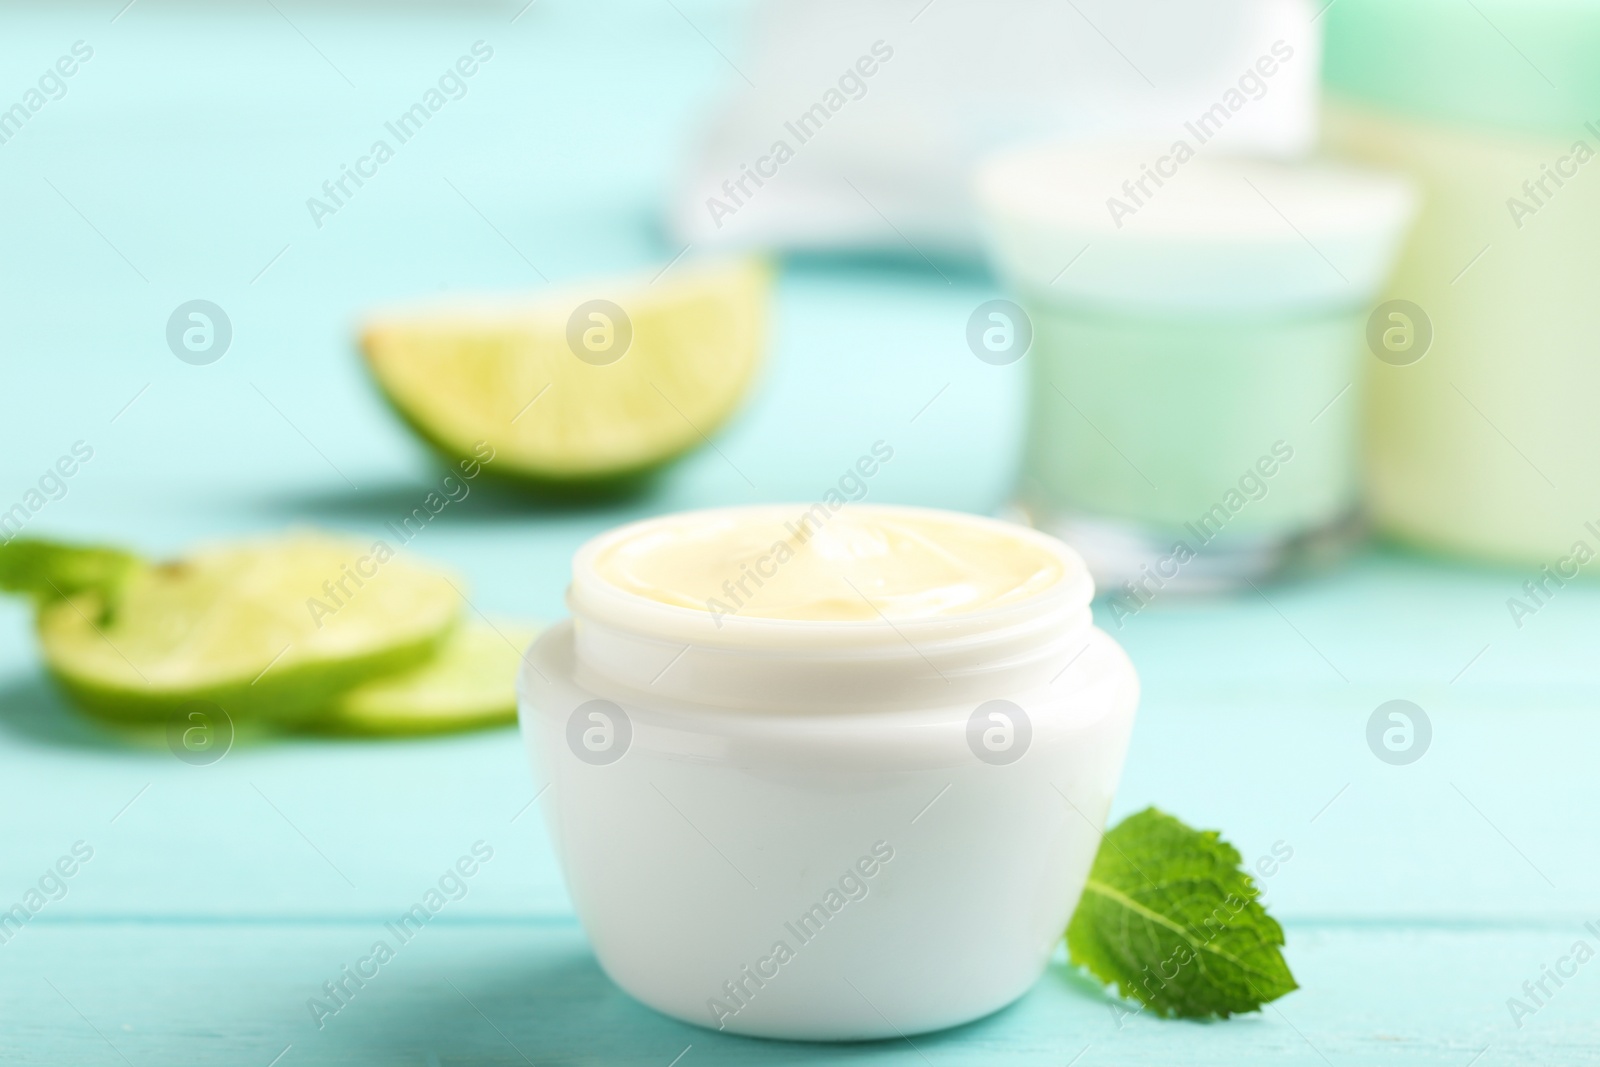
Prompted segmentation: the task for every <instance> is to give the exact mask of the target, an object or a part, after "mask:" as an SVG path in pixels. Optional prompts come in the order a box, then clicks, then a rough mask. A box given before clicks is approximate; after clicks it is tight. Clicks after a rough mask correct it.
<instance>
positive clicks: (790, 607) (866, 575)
mask: <svg viewBox="0 0 1600 1067" xmlns="http://www.w3.org/2000/svg"><path fill="white" fill-rule="evenodd" d="M593 566H594V570H595V572H596V574H598V576H599V577H600V578H602V579H603V580H604V581H606V582H608V583H609V584H611V585H612V586H615V587H616V588H618V589H621V590H622V591H624V592H627V593H631V594H634V595H636V596H640V597H645V598H647V599H649V600H654V601H657V602H659V603H662V604H671V605H675V606H678V607H685V608H695V609H697V610H700V611H706V612H710V613H712V614H715V615H718V616H720V615H724V614H728V615H740V616H744V617H753V618H764V619H796V620H803V619H810V620H820V621H832V622H854V621H868V620H875V619H885V618H886V619H889V620H902V619H924V618H933V617H938V616H950V615H961V614H966V613H969V612H975V611H982V610H984V609H987V608H994V607H1000V606H1004V605H1007V604H1013V603H1016V602H1018V601H1021V600H1024V599H1027V598H1028V597H1031V596H1033V595H1035V594H1037V593H1039V592H1041V591H1043V590H1045V589H1048V588H1049V587H1051V586H1052V585H1055V584H1056V583H1058V582H1059V581H1061V579H1062V577H1063V575H1064V573H1065V568H1064V565H1063V562H1062V560H1061V558H1060V557H1059V556H1058V555H1057V554H1056V553H1054V552H1052V551H1050V550H1049V549H1048V548H1047V547H1045V546H1044V545H1041V544H1038V543H1037V542H1035V541H1032V540H1030V539H1028V538H1027V537H1026V536H1025V535H1023V534H1022V532H1021V531H1020V530H1019V531H1018V534H1016V535H1013V534H1011V533H1010V532H1008V531H1007V530H1006V529H1005V528H1004V527H1003V526H1000V525H996V524H991V523H987V522H981V521H977V520H968V519H965V518H963V517H962V516H959V515H955V514H947V513H939V512H917V511H908V510H899V509H888V508H871V507H854V506H848V505H847V506H846V507H844V508H843V509H842V510H840V511H838V512H834V513H830V512H829V511H828V509H827V508H826V507H825V506H822V505H818V506H817V507H816V508H814V509H812V511H811V512H810V513H807V512H806V511H805V510H803V509H800V508H798V507H795V508H760V509H743V510H734V511H721V512H702V513H689V514H686V515H679V516H673V517H671V518H668V519H665V520H659V521H657V522H652V523H649V524H646V525H644V526H641V527H640V528H639V529H638V530H636V531H635V532H634V533H633V534H632V535H630V536H627V537H624V538H622V539H621V540H619V541H617V542H615V543H613V544H610V545H607V546H606V547H605V548H604V549H602V550H601V551H600V552H599V553H598V554H597V555H596V557H595V559H594V563H593Z"/></svg>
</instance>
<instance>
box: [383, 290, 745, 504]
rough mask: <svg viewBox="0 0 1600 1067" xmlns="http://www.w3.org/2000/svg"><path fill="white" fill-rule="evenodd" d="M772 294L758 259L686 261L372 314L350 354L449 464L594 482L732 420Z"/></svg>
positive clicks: (638, 469)
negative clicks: (591, 280)
mask: <svg viewBox="0 0 1600 1067" xmlns="http://www.w3.org/2000/svg"><path fill="white" fill-rule="evenodd" d="M769 288H770V277H769V272H768V270H767V268H766V266H765V265H764V264H762V263H760V262H758V261H753V260H751V261H740V262H736V263H731V264H729V263H721V264H713V265H702V266H687V265H683V266H679V267H676V268H673V269H672V270H670V271H668V272H667V273H666V274H665V275H664V276H663V277H661V278H660V279H659V280H657V281H655V282H654V283H648V282H643V281H641V282H637V283H596V284H594V285H592V286H589V287H587V288H585V289H582V290H572V291H569V292H566V293H564V294H563V295H560V296H548V297H540V298H538V299H535V300H533V301H530V302H526V303H522V304H509V303H508V304H499V305H488V304H484V305H479V306H475V307H458V308H454V309H450V310H439V311H433V312H414V313H409V314H405V315H401V316H394V317H385V318H379V319H375V320H373V321H371V322H369V323H368V324H367V325H366V327H365V329H364V330H363V332H362V335H361V346H362V349H363V351H364V352H365V355H366V359H367V365H368V366H369V368H370V369H371V371H372V374H373V376H374V377H375V378H376V379H377V382H378V385H379V386H380V387H381V388H382V390H383V392H384V393H385V395H386V396H387V397H388V398H389V400H390V401H391V403H393V405H394V407H395V408H396V410H398V411H399V413H400V415H401V416H402V417H403V418H404V419H405V420H406V421H407V422H408V423H410V425H411V426H412V427H413V428H414V429H415V430H416V431H417V432H418V433H420V434H421V435H422V436H423V437H424V438H425V439H426V440H428V441H429V442H430V443H431V444H433V445H434V447H436V448H437V449H439V450H440V451H441V452H443V453H444V454H445V455H446V456H448V457H450V458H451V459H454V460H466V461H468V462H472V461H474V460H477V461H482V460H485V458H486V457H489V456H492V457H493V458H492V459H490V460H488V462H486V463H485V469H487V470H489V471H490V472H491V473H495V474H500V475H506V476H510V477H513V478H518V479H521V480H524V481H530V482H534V483H543V484H552V483H555V484H563V483H564V484H568V485H572V484H581V483H603V482H606V481H614V480H619V479H623V478H626V477H627V476H630V475H634V474H639V473H642V472H644V471H647V470H649V469H651V468H654V467H657V466H659V465H661V464H663V463H665V462H666V461H667V460H669V459H672V458H673V457H675V456H677V455H679V454H681V453H683V452H685V451H687V450H688V449H690V448H693V447H695V446H697V445H699V444H701V443H703V442H704V441H705V440H706V439H707V438H708V436H709V435H710V434H711V433H712V432H713V431H715V430H716V428H717V427H718V426H720V425H721V424H722V423H723V421H724V420H726V419H727V418H728V416H729V415H730V414H732V412H733V410H734V408H735V407H736V406H737V405H738V402H739V400H740V398H741V397H743V395H744V393H745V391H746V389H747V388H748V386H749V383H750V379H751V377H752V375H753V374H754V372H755V369H756V366H757V364H758V363H759V361H760V356H761V351H762V347H763V343H764V336H765V328H766V304H767V294H768V289H769Z"/></svg>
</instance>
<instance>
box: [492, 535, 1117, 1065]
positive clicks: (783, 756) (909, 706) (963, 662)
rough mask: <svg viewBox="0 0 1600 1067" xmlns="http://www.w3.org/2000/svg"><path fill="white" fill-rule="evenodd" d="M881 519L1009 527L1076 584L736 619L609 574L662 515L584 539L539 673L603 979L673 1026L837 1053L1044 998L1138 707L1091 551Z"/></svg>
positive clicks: (555, 821) (537, 725)
mask: <svg viewBox="0 0 1600 1067" xmlns="http://www.w3.org/2000/svg"><path fill="white" fill-rule="evenodd" d="M846 507H854V506H853V505H846ZM872 510H874V511H877V512H879V513H881V514H885V515H895V514H913V515H922V516H935V517H937V518H938V519H940V520H941V521H948V522H950V523H955V524H971V525H972V527H975V528H979V529H982V528H985V527H987V528H991V529H993V530H994V531H995V532H996V533H1003V534H1004V536H1006V537H1008V538H1011V539H1014V540H1016V541H1021V542H1024V543H1030V544H1032V545H1034V546H1038V547H1040V548H1043V549H1045V550H1047V551H1048V552H1049V553H1050V554H1052V555H1053V556H1054V557H1055V558H1056V559H1057V560H1059V562H1060V563H1061V565H1062V566H1061V573H1062V576H1061V578H1060V579H1059V580H1058V581H1056V582H1054V583H1053V584H1051V585H1049V586H1048V587H1046V588H1044V589H1042V590H1039V591H1037V592H1035V593H1034V594H1032V595H1031V596H1028V597H1026V598H1025V599H1022V600H1020V601H1017V602H1014V603H1009V604H1007V605H1005V606H1002V607H995V608H990V609H986V610H980V611H974V612H970V613H966V614H951V615H942V616H936V617H926V618H908V619H900V620H895V621H890V620H889V619H886V618H883V617H881V616H880V617H878V618H875V619H870V620H865V621H848V622H845V621H837V622H836V621H817V620H790V619H773V618H753V617H746V616H740V615H733V616H725V617H721V618H720V619H719V618H716V617H714V616H713V615H712V614H711V613H709V612H707V611H700V610H698V609H694V608H688V607H679V606H674V605H669V604H666V603H661V602H657V601H655V600H652V599H649V598H647V597H644V596H641V595H638V594H636V593H632V592H627V591H624V590H623V589H621V588H619V587H618V586H617V585H613V584H612V583H611V582H609V581H608V580H606V579H605V578H604V577H603V576H602V575H601V573H600V572H599V571H598V570H597V568H596V566H595V561H596V558H597V556H599V555H600V554H601V553H603V552H604V551H605V550H606V549H607V548H608V547H610V546H612V545H614V544H616V543H618V542H619V541H620V540H622V539H625V538H631V537H637V536H639V535H640V534H641V533H648V532H651V530H652V527H658V526H660V524H663V523H665V522H667V521H669V520H671V521H675V522H678V523H681V522H682V521H683V520H684V519H685V516H682V515H679V516H667V517H664V518H661V519H654V520H648V521H647V522H644V523H635V524H632V525H630V526H624V527H621V528H619V529H616V530H613V531H611V532H609V533H606V534H603V535H601V536H599V537H597V538H595V539H594V540H592V541H590V542H589V543H588V544H586V545H585V546H583V548H581V549H580V550H579V551H578V553H577V555H576V557H575V559H574V563H573V582H572V587H571V589H570V591H569V593H568V598H567V599H568V604H569V606H570V607H571V609H572V613H573V618H572V620H571V621H568V622H563V623H561V624H559V625H557V626H554V627H551V628H550V629H549V630H547V631H546V632H545V633H544V634H543V635H542V636H541V637H540V638H539V639H538V640H537V641H536V642H535V643H534V644H533V646H532V647H531V648H530V649H529V651H528V654H527V656H526V658H525V663H524V667H523V671H522V675H521V678H520V684H519V703H520V713H521V722H522V732H523V738H524V741H525V742H526V744H527V746H528V751H529V755H530V758H531V759H532V762H533V767H534V775H535V778H536V780H537V783H536V784H537V785H538V786H540V787H541V789H542V799H541V804H542V806H543V808H544V812H545V816H546V819H547V821H548V824H549V827H550V831H551V834H552V837H553V839H554V841H555V844H556V848H557V851H558V853H559V856H560V859H561V863H562V866H563V869H564V872H565V875H566V881H567V886H568V889H569V891H570V893H571V896H572V901H573V905H574V908H575V909H576V912H577V915H578V918H579V920H580V921H581V922H582V924H583V926H584V929H585V930H586V932H587V933H588V936H589V940H590V942H591V944H592V945H593V948H594V951H595V954H596V956H597V957H598V959H599V962H600V965H601V966H602V967H603V968H604V969H605V971H606V973H607V974H608V975H609V976H610V977H611V978H612V979H613V980H614V981H615V982H616V983H617V984H618V985H619V986H621V987H622V988H623V989H624V990H626V991H627V992H628V993H630V994H631V995H633V996H634V997H635V998H637V999H638V1000H640V1001H643V1002H644V1003H645V1004H647V1005H649V1006H650V1007H652V1008H655V1009H656V1010H658V1011H661V1012H664V1013H665V1014H667V1015H671V1016H674V1017H676V1018H679V1019H682V1020H684V1021H686V1022H691V1023H695V1024H697V1025H702V1026H708V1027H712V1028H715V1029H723V1030H727V1031H729V1032H732V1033H740V1034H749V1035H755V1036H762V1037H773V1038H789V1039H802V1040H818V1041H844V1040H861V1039H871V1038H885V1037H896V1036H903V1035H907V1034H916V1033H919V1032H925V1031H929V1030H937V1029H942V1028H944V1027H949V1026H955V1025H958V1024H960V1023H964V1022H968V1021H970V1020H973V1019H976V1018H979V1017H981V1016H984V1015H987V1014H989V1013H990V1012H993V1011H996V1010H998V1009H1000V1008H1002V1007H1004V1006H1005V1005H1007V1004H1009V1003H1011V1002H1012V1001H1013V1000H1015V999H1017V998H1018V997H1020V996H1021V995H1022V994H1023V993H1025V992H1026V991H1027V990H1028V988H1029V987H1030V986H1031V985H1032V984H1033V982H1034V981H1035V980H1036V979H1037V978H1038V977H1039V975H1040V974H1041V973H1042V972H1043V970H1044V968H1045V967H1046V966H1047V964H1048V962H1049V960H1050V957H1051V955H1052V953H1053V951H1054V949H1055V947H1056V945H1057V944H1058V943H1059V942H1060V940H1061V937H1062V933H1063V931H1064V930H1065V928H1066V924H1067V921H1068V919H1069V917H1070V916H1071V913H1072V909H1073V908H1074V906H1075V905H1076V903H1077V900H1078V895H1079V893H1080V892H1081V891H1082V888H1083V883H1084V880H1085V878H1086V877H1087V875H1088V871H1089V866H1090V864H1091V863H1092V861H1093V859H1094V855H1095V851H1096V849H1097V848H1098V845H1099V841H1100V838H1101V835H1102V832H1103V830H1104V825H1105V819H1106V813H1107V810H1108V808H1109V807H1110V804H1111V800H1112V795H1113V793H1114V791H1115V789H1116V785H1117V780H1118V778H1119V776H1120V774H1121V769H1122V763H1123V757H1124V755H1125V753H1126V750H1127V744H1128V736H1129V732H1130V731H1131V729H1132V726H1133V716H1134V710H1135V706H1136V704H1137V701H1138V681H1137V678H1136V676H1135V674H1134V670H1133V666H1132V664H1131V663H1130V662H1129V661H1128V659H1127V657H1126V655H1125V654H1124V653H1123V652H1122V650H1121V649H1120V648H1119V647H1118V646H1117V644H1116V643H1115V642H1114V641H1113V640H1112V639H1111V638H1110V637H1109V636H1108V635H1106V634H1105V633H1104V632H1102V631H1100V630H1098V629H1096V628H1095V627H1094V626H1093V624H1092V621H1091V618H1090V612H1089V601H1090V598H1091V595H1092V593H1093V586H1092V583H1091V581H1090V579H1089V576H1088V572H1087V570H1086V568H1085V566H1084V564H1083V561H1082V560H1081V559H1080V558H1079V557H1078V556H1077V555H1076V554H1075V553H1074V552H1073V551H1072V550H1071V549H1069V548H1068V547H1066V546H1065V545H1064V544H1062V543H1061V542H1059V541H1057V540H1055V539H1054V538H1052V537H1049V536H1047V535H1045V534H1042V533H1038V532H1036V531H1033V530H1028V529H1024V528H1021V527H1018V526H1014V525H1012V524H1010V523H1003V522H999V521H997V520H993V519H987V518H980V517H977V516H970V515H957V514H953V513H944V512H929V511H926V510H924V509H912V508H888V507H882V508H877V507H875V508H873V509H872ZM805 511H806V508H805V507H804V506H794V507H787V508H785V507H778V508H771V507H765V508H735V509H718V510H716V511H710V512H703V513H699V514H701V515H704V516H706V517H707V518H708V519H709V518H716V519H726V518H727V517H728V516H730V515H733V516H751V517H765V518H767V519H769V520H770V518H771V516H772V514H773V513H774V512H776V513H781V514H783V515H784V516H785V517H790V516H794V515H798V514H803V513H805ZM689 517H690V518H692V517H693V516H692V515H691V516H689ZM662 528H664V527H662ZM730 569H733V570H734V571H735V572H737V565H736V564H735V563H730ZM545 787H547V788H545Z"/></svg>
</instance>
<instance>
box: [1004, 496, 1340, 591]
mask: <svg viewBox="0 0 1600 1067" xmlns="http://www.w3.org/2000/svg"><path fill="white" fill-rule="evenodd" d="M1009 512H1010V514H1009V515H1008V517H1011V518H1014V519H1016V520H1017V521H1020V522H1025V523H1027V524H1028V525H1030V526H1032V527H1034V528H1035V529H1038V530H1042V531H1044V532H1045V533H1048V534H1051V535H1053V536H1055V537H1058V538H1060V539H1061V540H1063V541H1065V542H1066V543H1067V544H1069V545H1071V546H1072V547H1073V548H1075V549H1077V551H1078V554H1079V555H1081V556H1082V557H1083V558H1084V561H1085V562H1086V563H1087V564H1088V565H1089V573H1090V575H1091V576H1092V577H1093V578H1094V584H1095V589H1096V590H1097V591H1098V593H1099V594H1100V595H1102V596H1104V595H1110V594H1115V593H1117V592H1118V591H1119V590H1121V589H1122V587H1123V586H1124V585H1126V584H1127V583H1129V582H1132V583H1135V584H1139V583H1141V582H1142V583H1144V585H1145V586H1146V587H1148V586H1149V585H1150V584H1151V583H1152V582H1153V583H1154V584H1155V586H1156V588H1158V589H1159V590H1160V591H1161V592H1176V593H1185V594H1206V593H1220V592H1227V591H1229V590H1233V589H1238V588H1240V587H1242V586H1245V585H1248V584H1250V583H1253V582H1263V581H1276V580H1278V579H1281V578H1284V577H1289V576H1292V575H1296V574H1303V573H1308V572H1316V571H1320V570H1323V569H1325V568H1327V567H1329V566H1332V565H1333V564H1335V563H1337V562H1339V561H1340V560H1342V559H1344V558H1345V557H1347V556H1349V555H1350V554H1351V552H1352V551H1353V550H1354V549H1355V547H1356V545H1358V544H1359V543H1360V542H1361V541H1362V540H1363V539H1364V538H1365V536H1366V532H1367V524H1366V520H1365V517H1364V516H1363V515H1362V514H1361V513H1360V511H1359V510H1358V509H1354V508H1352V509H1350V510H1349V511H1346V512H1344V513H1343V514H1341V515H1340V516H1338V517H1337V518H1335V519H1333V520H1331V521H1329V522H1326V523H1323V524H1322V525H1320V526H1316V527H1312V528H1309V529H1303V530H1297V531H1295V532H1293V533H1283V532H1273V533H1262V534H1245V535H1237V534H1232V533H1227V534H1224V535H1220V536H1218V537H1216V538H1214V539H1213V540H1211V541H1209V542H1200V541H1198V540H1197V538H1196V537H1195V535H1194V533H1193V531H1189V530H1173V529H1169V528H1166V527H1161V526H1156V525H1153V524H1149V523H1141V522H1138V521H1136V520H1132V519H1118V518H1108V517H1106V516H1103V515H1089V514H1085V513H1083V512H1075V511H1071V510H1069V509H1057V508H1050V507H1046V506H1040V505H1038V504H1035V503H1032V502H1029V501H1026V500H1022V501H1017V502H1016V503H1014V504H1013V505H1012V506H1011V508H1010V509H1009ZM1180 545H1181V546H1183V547H1184V548H1186V549H1187V550H1188V551H1187V552H1184V551H1182V550H1181V549H1180V547H1179V546H1180ZM1185 557H1186V558H1185ZM1174 568H1176V573H1174V574H1170V575H1169V573H1168V572H1170V571H1172V570H1173V569H1174Z"/></svg>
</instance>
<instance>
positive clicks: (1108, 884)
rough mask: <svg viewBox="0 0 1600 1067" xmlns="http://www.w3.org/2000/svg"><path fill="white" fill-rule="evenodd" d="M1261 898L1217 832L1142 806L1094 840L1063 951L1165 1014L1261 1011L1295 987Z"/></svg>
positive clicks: (1276, 928)
mask: <svg viewBox="0 0 1600 1067" xmlns="http://www.w3.org/2000/svg"><path fill="white" fill-rule="evenodd" d="M1259 895H1260V894H1259V890H1257V889H1256V886H1255V883H1254V882H1253V881H1251V879H1250V876H1249V875H1248V874H1246V873H1244V871H1242V870H1240V868H1239V852H1238V850H1237V849H1235V848H1234V847H1233V846H1232V845H1230V844H1228V843H1227V842H1226V841H1223V840H1222V839H1221V837H1219V836H1218V834H1217V832H1216V831H1214V830H1195V829H1191V828H1190V827H1188V826H1185V825H1184V824H1183V823H1181V822H1179V821H1178V820H1177V819H1175V818H1173V817H1172V816H1171V815H1168V814H1166V813H1165V812H1162V811H1158V810H1156V809H1155V808H1146V809H1145V810H1144V811H1141V812H1139V813H1138V814H1137V815H1130V816H1129V817H1128V818H1126V819H1124V820H1123V821H1122V823H1121V824H1119V825H1118V826H1117V827H1116V829H1114V830H1112V831H1110V832H1109V833H1107V834H1106V835H1105V838H1104V839H1103V840H1102V841H1101V842H1100V851H1099V852H1098V853H1097V854H1096V856H1095V859H1094V866H1093V868H1092V869H1091V870H1090V872H1089V881H1088V883H1087V884H1086V885H1085V886H1084V890H1083V898H1082V899H1081V900H1080V901H1079V902H1078V909H1077V911H1075V912H1073V915H1072V922H1071V923H1070V924H1069V925H1068V926H1067V950H1068V954H1069V955H1070V957H1071V959H1072V962H1073V963H1074V964H1077V965H1078V966H1081V967H1086V968H1088V970H1089V973H1091V974H1093V975H1094V976H1095V977H1096V978H1098V979H1100V980H1101V981H1102V982H1105V983H1106V984H1107V985H1115V986H1116V987H1117V989H1118V991H1119V992H1120V993H1121V995H1122V996H1124V997H1131V998H1132V999H1134V1000H1137V1001H1139V1002H1140V1003H1141V1004H1143V1005H1144V1006H1145V1007H1148V1008H1149V1009H1151V1010H1152V1011H1154V1012H1156V1013H1157V1014H1158V1015H1162V1016H1166V1017H1168V1018H1172V1017H1179V1018H1185V1019H1197V1018H1209V1017H1212V1016H1221V1017H1223V1018H1227V1017H1228V1016H1229V1015H1232V1014H1233V1013H1235V1012H1243V1011H1259V1010H1260V1009H1261V1005H1263V1004H1265V1003H1267V1002H1268V1001H1271V1000H1276V999H1277V998H1279V997H1281V996H1283V995H1284V994H1285V993H1288V992H1289V991H1291V990H1293V989H1297V988H1298V986H1297V985H1296V984H1295V980H1294V976H1293V975H1291V974H1290V973H1289V965H1288V964H1287V963H1285V962H1284V960H1283V954H1282V952H1281V951H1280V950H1281V949H1282V947H1283V928H1282V927H1281V926H1279V925H1278V924H1277V923H1276V922H1275V921H1274V920H1273V919H1272V917H1271V916H1269V915H1268V914H1267V912H1266V909H1265V908H1263V907H1262V906H1261V904H1260V903H1259V902H1258V900H1257V897H1258V896H1259Z"/></svg>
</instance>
